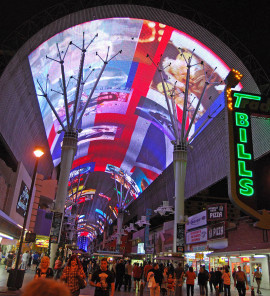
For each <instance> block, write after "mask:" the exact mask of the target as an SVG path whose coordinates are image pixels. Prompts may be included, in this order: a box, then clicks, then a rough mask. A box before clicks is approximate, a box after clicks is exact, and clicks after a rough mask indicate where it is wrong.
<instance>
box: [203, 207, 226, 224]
mask: <svg viewBox="0 0 270 296" xmlns="http://www.w3.org/2000/svg"><path fill="white" fill-rule="evenodd" d="M206 211H207V221H220V220H225V219H227V204H225V203H222V204H215V205H208V206H207V208H206Z"/></svg>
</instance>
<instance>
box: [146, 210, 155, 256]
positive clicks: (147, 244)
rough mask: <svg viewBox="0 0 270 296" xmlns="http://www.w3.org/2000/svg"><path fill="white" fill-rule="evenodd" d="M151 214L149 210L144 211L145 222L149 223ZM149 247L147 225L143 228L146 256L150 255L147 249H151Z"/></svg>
mask: <svg viewBox="0 0 270 296" xmlns="http://www.w3.org/2000/svg"><path fill="white" fill-rule="evenodd" d="M151 214H152V210H151V209H146V222H149V221H150V217H151ZM149 247H150V243H149V225H146V226H145V229H144V249H145V252H146V254H152V253H153V252H152V253H151V252H150V251H149V249H151V247H150V248H149Z"/></svg>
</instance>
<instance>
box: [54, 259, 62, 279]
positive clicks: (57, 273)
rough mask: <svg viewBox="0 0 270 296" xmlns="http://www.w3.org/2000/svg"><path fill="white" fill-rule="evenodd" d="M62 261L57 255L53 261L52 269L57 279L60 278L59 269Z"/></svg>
mask: <svg viewBox="0 0 270 296" xmlns="http://www.w3.org/2000/svg"><path fill="white" fill-rule="evenodd" d="M62 265H63V262H62V260H61V257H58V258H57V259H56V261H55V263H54V271H55V279H56V280H58V279H59V278H60V274H61V270H62Z"/></svg>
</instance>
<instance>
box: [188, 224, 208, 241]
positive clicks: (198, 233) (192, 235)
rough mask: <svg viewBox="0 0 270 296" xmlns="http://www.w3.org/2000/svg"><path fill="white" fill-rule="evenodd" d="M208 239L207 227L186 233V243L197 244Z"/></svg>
mask: <svg viewBox="0 0 270 296" xmlns="http://www.w3.org/2000/svg"><path fill="white" fill-rule="evenodd" d="M206 241H207V227H204V228H201V229H197V230H193V231H190V232H187V233H186V244H187V245H190V244H197V243H201V242H206Z"/></svg>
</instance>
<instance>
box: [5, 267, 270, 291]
mask: <svg viewBox="0 0 270 296" xmlns="http://www.w3.org/2000/svg"><path fill="white" fill-rule="evenodd" d="M33 278H34V271H31V270H27V271H26V273H25V276H24V281H23V286H22V289H23V287H24V286H25V285H26V284H27V283H29V282H30V281H31V280H32V279H33ZM7 279H8V273H7V271H6V270H5V268H4V266H3V265H1V266H0V296H6V295H20V294H21V291H9V290H8V289H7V287H6V285H7ZM132 287H133V286H132ZM122 290H124V287H123V286H122ZM94 291H95V290H94V288H93V287H90V286H89V285H87V287H86V288H85V289H83V290H81V294H80V295H81V296H86V295H87V296H93V295H94ZM261 291H262V294H260V295H262V296H270V290H261ZM129 295H132V296H138V295H139V294H138V292H137V291H133V289H132V291H131V292H124V291H120V292H118V291H116V292H115V296H129ZM143 295H146V296H149V295H150V292H149V289H148V288H145V289H144V294H143ZM182 295H183V296H186V295H187V294H186V285H185V284H184V287H183V293H182ZM199 295H200V293H199V286H198V285H195V291H194V296H199ZM208 295H209V296H216V294H215V292H212V293H211V292H209V294H208ZM220 295H221V296H224V293H220ZM255 295H258V294H257V293H256V290H255ZM37 296H38V295H37ZM231 296H238V292H237V290H236V289H235V288H234V287H233V286H232V287H231ZM246 296H251V291H250V290H248V291H247V293H246Z"/></svg>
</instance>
